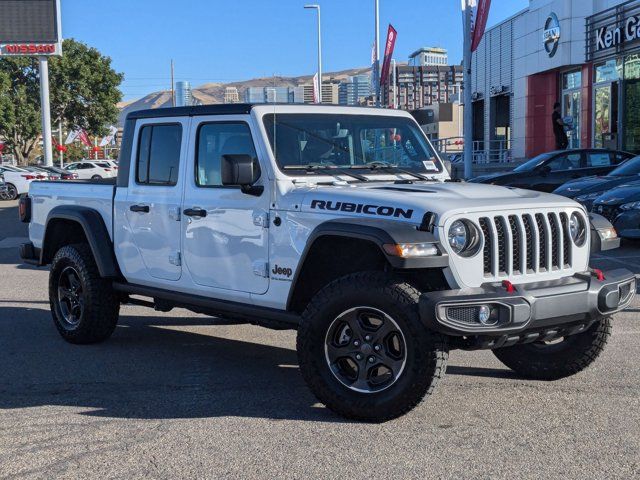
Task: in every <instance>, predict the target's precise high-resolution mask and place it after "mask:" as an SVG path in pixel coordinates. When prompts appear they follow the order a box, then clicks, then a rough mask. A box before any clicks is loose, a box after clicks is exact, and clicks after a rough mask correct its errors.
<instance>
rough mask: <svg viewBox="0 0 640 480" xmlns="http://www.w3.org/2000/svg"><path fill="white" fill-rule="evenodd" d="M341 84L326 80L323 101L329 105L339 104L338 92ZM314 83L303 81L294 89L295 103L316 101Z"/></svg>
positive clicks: (323, 86) (323, 87)
mask: <svg viewBox="0 0 640 480" xmlns="http://www.w3.org/2000/svg"><path fill="white" fill-rule="evenodd" d="M339 87H340V85H339V84H338V83H329V82H324V83H323V84H322V103H324V104H327V105H337V104H338V92H339ZM313 90H314V88H313V84H312V83H303V84H302V85H300V86H298V87H295V88H294V89H293V102H294V103H315V98H314V92H313Z"/></svg>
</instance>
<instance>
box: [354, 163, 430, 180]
mask: <svg viewBox="0 0 640 480" xmlns="http://www.w3.org/2000/svg"><path fill="white" fill-rule="evenodd" d="M350 168H369V169H371V170H387V171H393V172H397V173H404V174H405V175H410V176H412V177H413V178H417V179H418V180H425V181H428V182H431V181H433V178H431V177H427V176H425V175H422V174H420V173H416V172H410V171H409V170H405V169H403V168H400V167H398V166H397V165H394V164H393V163H387V162H369V163H365V164H364V165H352V166H351V167H350Z"/></svg>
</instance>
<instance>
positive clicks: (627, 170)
mask: <svg viewBox="0 0 640 480" xmlns="http://www.w3.org/2000/svg"><path fill="white" fill-rule="evenodd" d="M639 173H640V156H639V157H633V158H632V159H631V160H627V161H626V162H624V163H623V164H622V165H620V166H619V167H618V168H615V169H613V170H611V172H609V176H611V177H614V176H616V175H621V176H625V175H638V174H639Z"/></svg>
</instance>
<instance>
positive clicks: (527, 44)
mask: <svg viewBox="0 0 640 480" xmlns="http://www.w3.org/2000/svg"><path fill="white" fill-rule="evenodd" d="M471 88H472V95H473V116H474V132H473V136H474V148H475V150H477V151H480V152H486V154H489V153H490V152H492V151H497V150H499V149H504V148H509V149H511V156H512V157H513V158H515V159H518V158H528V157H532V156H534V155H537V154H539V153H542V152H545V151H550V150H553V149H554V148H555V139H554V136H553V124H552V122H551V115H552V113H553V104H554V103H555V102H560V103H561V105H562V114H563V116H564V117H570V119H571V120H572V122H573V128H572V129H571V130H570V131H569V134H568V135H569V141H570V147H574V148H591V147H613V148H619V149H623V150H628V151H632V152H638V153H640V0H632V1H619V0H618V1H615V0H530V3H529V7H528V8H527V9H526V10H523V11H522V12H520V13H518V14H516V15H514V16H513V17H511V18H508V19H506V20H505V21H503V22H501V23H500V24H498V25H496V26H494V27H493V28H491V29H489V30H487V32H486V34H485V36H484V38H483V40H482V42H481V44H480V46H479V48H478V50H477V51H476V52H475V53H474V55H473V63H472V85H471Z"/></svg>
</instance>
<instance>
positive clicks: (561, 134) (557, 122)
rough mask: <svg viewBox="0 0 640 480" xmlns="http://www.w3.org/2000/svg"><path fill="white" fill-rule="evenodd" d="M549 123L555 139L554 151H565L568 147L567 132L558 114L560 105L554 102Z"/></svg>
mask: <svg viewBox="0 0 640 480" xmlns="http://www.w3.org/2000/svg"><path fill="white" fill-rule="evenodd" d="M551 121H552V122H553V135H554V136H555V137H556V149H557V150H566V148H567V146H568V145H569V139H568V138H567V132H566V131H565V127H566V126H567V125H566V123H564V120H563V119H562V115H561V113H560V103H559V102H556V103H555V104H554V105H553V115H551Z"/></svg>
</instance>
